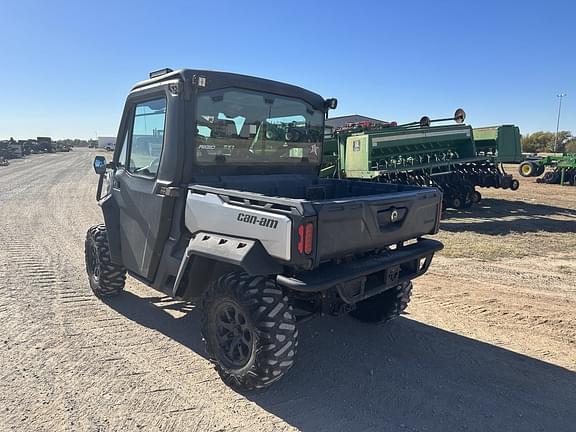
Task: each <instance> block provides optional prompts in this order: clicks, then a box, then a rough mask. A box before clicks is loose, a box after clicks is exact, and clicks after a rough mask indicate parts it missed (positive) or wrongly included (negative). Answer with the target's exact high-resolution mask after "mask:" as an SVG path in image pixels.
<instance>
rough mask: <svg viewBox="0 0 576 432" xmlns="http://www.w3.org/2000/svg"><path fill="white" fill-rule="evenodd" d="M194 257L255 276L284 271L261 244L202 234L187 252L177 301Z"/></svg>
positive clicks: (178, 281) (179, 276)
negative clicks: (239, 269)
mask: <svg viewBox="0 0 576 432" xmlns="http://www.w3.org/2000/svg"><path fill="white" fill-rule="evenodd" d="M194 256H196V257H203V258H207V259H210V260H213V261H216V262H221V263H226V264H231V265H235V266H238V267H241V268H242V269H244V271H245V272H246V273H248V274H249V275H251V276H267V275H276V274H280V273H282V270H283V267H282V265H281V264H280V263H279V262H278V261H276V260H275V259H274V258H272V257H271V256H270V255H269V254H268V252H267V251H266V249H264V247H263V246H262V244H261V243H260V242H259V241H258V240H250V239H243V238H238V237H229V236H223V235H219V234H212V233H206V232H199V233H196V234H195V235H194V237H192V239H190V242H189V243H188V247H187V248H186V251H185V252H184V256H183V257H182V261H181V262H180V267H179V269H178V274H177V276H176V281H175V282H174V287H173V289H172V296H173V297H176V296H177V294H178V293H179V292H180V288H181V287H180V285H181V283H182V279H183V277H184V275H185V273H186V271H187V270H188V264H189V263H190V262H191V258H192V257H194ZM192 279H194V278H193V277H192Z"/></svg>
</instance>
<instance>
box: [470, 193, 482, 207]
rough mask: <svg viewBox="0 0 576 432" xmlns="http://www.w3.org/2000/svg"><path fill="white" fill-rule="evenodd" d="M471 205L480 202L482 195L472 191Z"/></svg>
mask: <svg viewBox="0 0 576 432" xmlns="http://www.w3.org/2000/svg"><path fill="white" fill-rule="evenodd" d="M471 198H472V203H474V204H478V203H479V202H480V201H482V194H481V193H480V192H478V191H474V192H472V196H471Z"/></svg>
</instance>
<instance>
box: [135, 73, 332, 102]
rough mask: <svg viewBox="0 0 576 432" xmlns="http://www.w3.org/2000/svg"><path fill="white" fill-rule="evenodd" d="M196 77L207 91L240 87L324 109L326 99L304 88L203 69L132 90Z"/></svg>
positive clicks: (144, 83)
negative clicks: (199, 78)
mask: <svg viewBox="0 0 576 432" xmlns="http://www.w3.org/2000/svg"><path fill="white" fill-rule="evenodd" d="M196 77H205V78H206V89H207V90H210V89H217V88H226V87H239V88H245V89H249V90H259V91H264V92H268V93H273V94H278V95H284V96H292V97H296V98H299V99H303V100H305V101H307V102H308V103H310V104H311V105H312V106H313V107H314V108H317V109H320V110H323V109H324V98H323V97H322V96H320V95H319V94H316V93H313V92H311V91H308V90H306V89H303V88H302V87H298V86H294V85H291V84H286V83H282V82H278V81H273V80H269V79H265V78H258V77H253V76H249V75H241V74H235V73H230V72H219V71H210V70H201V69H178V70H175V71H173V72H168V73H166V74H163V75H160V76H157V77H155V78H151V79H147V80H145V81H140V82H139V83H137V84H136V85H135V86H134V87H133V88H132V90H138V89H139V88H142V87H145V86H148V85H150V84H155V83H158V82H162V81H168V80H171V79H174V78H179V79H181V80H182V81H189V80H194V79H195V78H196Z"/></svg>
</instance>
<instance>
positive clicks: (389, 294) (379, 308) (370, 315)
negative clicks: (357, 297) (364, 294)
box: [350, 282, 412, 323]
mask: <svg viewBox="0 0 576 432" xmlns="http://www.w3.org/2000/svg"><path fill="white" fill-rule="evenodd" d="M411 294H412V282H404V283H402V284H400V285H398V286H396V287H394V288H391V289H389V290H387V291H384V292H383V293H381V294H377V295H375V296H374V297H370V298H368V299H366V300H362V301H361V302H359V303H358V304H357V305H356V309H354V310H353V311H351V312H350V316H352V317H353V318H356V319H357V320H358V321H362V322H368V323H382V322H386V321H391V320H393V319H395V318H398V317H399V316H400V314H401V313H402V312H404V310H405V309H406V308H407V307H408V303H410V296H411Z"/></svg>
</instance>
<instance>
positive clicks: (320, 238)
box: [313, 188, 442, 261]
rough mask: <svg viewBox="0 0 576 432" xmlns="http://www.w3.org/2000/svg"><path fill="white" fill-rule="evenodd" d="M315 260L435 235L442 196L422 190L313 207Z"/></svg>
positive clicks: (317, 203)
mask: <svg viewBox="0 0 576 432" xmlns="http://www.w3.org/2000/svg"><path fill="white" fill-rule="evenodd" d="M313 205H314V208H315V209H316V212H317V215H318V225H317V227H318V228H317V248H316V251H317V254H318V255H317V260H320V261H321V260H325V259H330V258H338V257H342V256H345V255H350V254H354V253H358V252H365V251H368V250H371V249H377V248H382V247H384V246H389V245H392V244H396V243H399V242H403V241H407V240H411V239H415V238H417V237H421V236H423V235H426V234H434V233H436V232H437V231H438V224H439V221H440V214H441V209H442V193H441V192H440V191H439V190H438V189H435V188H422V189H415V190H411V191H402V192H396V193H386V194H381V195H380V194H376V195H368V196H362V197H357V198H347V199H341V200H338V201H321V202H315V203H313Z"/></svg>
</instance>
